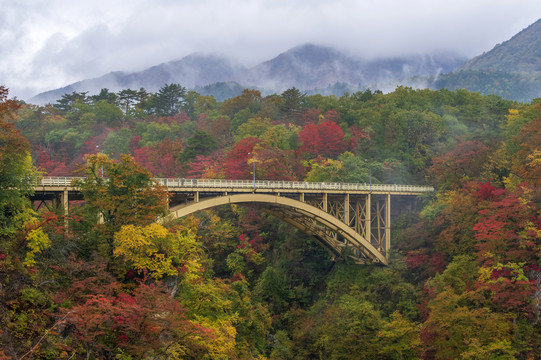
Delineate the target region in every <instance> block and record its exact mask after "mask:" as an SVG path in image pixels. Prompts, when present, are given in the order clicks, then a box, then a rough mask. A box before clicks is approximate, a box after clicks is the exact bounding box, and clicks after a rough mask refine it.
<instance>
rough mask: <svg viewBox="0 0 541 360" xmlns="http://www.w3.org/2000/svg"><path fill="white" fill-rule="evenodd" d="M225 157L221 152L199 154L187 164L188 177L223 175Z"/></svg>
mask: <svg viewBox="0 0 541 360" xmlns="http://www.w3.org/2000/svg"><path fill="white" fill-rule="evenodd" d="M224 157H225V155H224V154H223V153H221V152H215V153H213V154H211V155H208V156H206V155H197V156H196V157H195V159H194V161H192V162H191V163H188V164H187V167H188V175H187V176H186V178H188V179H217V178H221V177H222V176H223V172H224Z"/></svg>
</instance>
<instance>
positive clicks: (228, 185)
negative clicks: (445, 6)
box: [35, 177, 434, 195]
mask: <svg viewBox="0 0 541 360" xmlns="http://www.w3.org/2000/svg"><path fill="white" fill-rule="evenodd" d="M76 179H83V178H77V177H44V178H43V179H41V183H40V184H37V185H36V187H35V188H36V190H56V189H53V188H57V189H58V190H60V189H63V190H64V189H67V190H76V189H75V188H74V187H73V186H72V181H73V180H76ZM155 180H156V181H157V182H158V183H159V184H161V185H164V186H166V187H167V188H168V189H169V190H171V191H189V190H192V191H205V190H209V191H212V190H214V191H227V190H237V191H239V192H253V191H254V190H255V191H257V192H267V191H268V192H320V193H321V192H329V193H363V194H366V193H369V192H372V193H382V194H383V193H385V194H387V193H391V194H397V195H398V194H402V195H420V194H423V193H427V192H432V191H434V188H433V187H431V186H421V185H397V184H357V183H329V182H303V181H275V180H256V181H255V182H254V181H253V180H215V179H171V178H157V179H155ZM258 190H259V191H258Z"/></svg>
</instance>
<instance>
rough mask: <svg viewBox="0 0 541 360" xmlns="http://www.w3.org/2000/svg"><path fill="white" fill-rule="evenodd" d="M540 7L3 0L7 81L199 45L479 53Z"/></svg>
mask: <svg viewBox="0 0 541 360" xmlns="http://www.w3.org/2000/svg"><path fill="white" fill-rule="evenodd" d="M540 17H541V1H540V0H451V1H450V0H334V1H333V0H327V1H323V0H298V1H285V0H90V1H87V0H84V1H74V0H0V85H5V86H7V87H8V88H9V89H10V96H17V97H18V98H20V99H27V98H29V97H31V96H33V95H35V94H36V93H39V92H42V91H46V90H51V89H55V88H58V87H61V86H65V85H68V84H70V83H73V82H76V81H79V80H82V79H86V78H91V77H98V76H101V75H104V74H105V73H108V72H111V71H117V70H123V71H136V70H142V69H145V68H147V67H149V66H152V65H157V64H160V63H162V62H167V61H171V60H176V59H180V58H182V57H184V56H186V55H189V54H191V53H193V52H201V53H210V52H213V53H218V54H222V55H227V56H229V57H232V58H234V59H236V60H239V61H240V62H241V63H243V64H244V65H253V64H255V63H257V62H259V61H263V60H269V59H270V58H273V57H274V56H276V55H278V54H279V53H281V52H283V51H285V50H288V49H289V48H291V47H294V46H296V45H300V44H304V43H314V44H318V45H330V46H334V47H337V48H338V49H340V50H345V51H348V52H350V53H353V54H356V55H360V56H363V57H374V56H388V55H400V54H414V53H426V52H432V51H437V50H446V51H454V52H457V53H459V54H461V55H465V56H468V57H473V56H475V55H479V54H481V53H483V52H484V51H489V50H490V49H492V48H493V47H494V45H496V44H497V43H500V42H503V41H505V40H508V39H509V38H510V37H512V36H513V35H514V34H516V33H517V32H519V31H520V30H522V29H524V28H525V27H527V26H528V25H530V24H532V23H533V22H535V21H536V20H537V19H538V18H540Z"/></svg>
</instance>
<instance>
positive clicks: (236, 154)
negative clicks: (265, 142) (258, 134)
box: [224, 137, 260, 180]
mask: <svg viewBox="0 0 541 360" xmlns="http://www.w3.org/2000/svg"><path fill="white" fill-rule="evenodd" d="M259 143H260V140H259V139H257V138H254V137H249V138H244V139H242V140H240V141H239V142H237V143H236V144H235V145H233V147H232V148H231V150H229V152H228V153H227V155H226V159H225V169H224V170H225V176H226V178H227V179H231V180H249V179H251V178H252V174H250V172H251V171H252V164H250V163H249V160H250V159H252V154H251V153H253V151H254V147H255V145H256V144H259Z"/></svg>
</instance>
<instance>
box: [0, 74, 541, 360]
mask: <svg viewBox="0 0 541 360" xmlns="http://www.w3.org/2000/svg"><path fill="white" fill-rule="evenodd" d="M537 100H539V99H537ZM537 100H534V101H533V102H532V103H530V104H522V103H515V102H511V101H507V100H503V99H502V98H500V97H498V96H493V95H490V96H482V95H480V94H478V93H470V92H468V91H465V90H456V91H448V90H439V91H431V90H413V89H411V88H405V87H398V88H397V89H396V90H395V91H393V92H391V93H388V94H383V93H381V92H379V91H375V92H373V91H370V90H367V91H364V92H357V93H354V94H347V93H346V94H344V95H343V96H341V97H336V96H322V95H310V96H308V95H306V94H303V93H302V92H300V91H299V90H298V89H295V88H292V89H288V90H286V91H284V92H283V93H282V94H273V95H269V96H262V94H261V93H260V92H259V91H258V90H255V89H245V90H244V91H242V93H241V94H240V95H238V96H236V97H233V98H229V99H227V100H225V101H223V102H218V101H216V100H215V99H214V98H213V97H211V96H202V95H200V94H198V93H196V92H194V91H187V90H186V89H185V88H184V87H182V86H181V85H179V84H170V85H165V86H164V87H163V88H161V89H160V90H159V91H158V92H156V93H150V92H147V91H146V90H145V89H139V90H131V89H126V90H122V91H120V92H118V93H113V92H110V91H109V90H107V89H103V90H102V91H101V92H100V93H99V94H97V95H93V96H89V95H88V94H87V93H76V92H74V93H72V94H66V95H64V96H63V97H62V98H61V99H59V100H58V101H57V102H56V103H55V104H53V105H47V106H36V105H31V104H24V103H19V102H17V101H16V100H9V99H8V92H7V89H6V88H5V87H0V359H22V358H25V359H101V358H103V359H140V358H147V359H284V360H286V359H418V358H423V359H535V358H541V352H540V349H541V335H540V334H541V320H540V319H541V297H540V293H541V292H540V291H541V290H540V289H541V270H540V267H541V260H540V259H541V240H540V238H541V213H540V210H541V207H540V206H541V192H540V190H539V189H540V188H541V149H540V144H541V132H540V131H541V130H540V129H541V102H540V101H537ZM254 162H255V168H256V172H255V176H256V177H257V178H258V179H269V180H272V179H279V180H304V181H317V182H322V181H340V182H361V183H362V182H369V181H372V182H375V183H378V182H382V183H406V184H407V183H416V184H431V185H434V186H435V187H436V188H437V192H436V193H435V194H434V195H433V196H429V197H426V198H425V199H423V202H424V203H423V208H422V211H420V212H419V213H412V214H407V215H404V216H402V217H400V218H399V219H396V221H393V239H392V243H393V247H394V249H395V250H394V252H393V254H392V261H391V265H390V266H388V267H378V266H375V265H362V266H359V265H357V264H351V263H348V262H347V261H345V262H340V263H334V262H332V261H331V258H330V256H329V254H327V253H326V252H325V250H324V249H323V248H322V247H320V246H319V245H318V244H317V243H316V242H314V241H313V240H312V239H311V238H309V237H308V236H306V235H304V234H302V233H301V232H299V231H296V230H292V228H290V227H289V225H287V224H285V223H284V222H281V221H278V220H276V219H274V218H272V217H270V216H268V215H265V214H263V213H260V212H258V211H257V210H255V209H251V208H244V207H241V206H236V205H235V206H223V207H219V208H216V209H213V210H210V211H205V212H202V213H200V214H197V215H196V216H189V217H186V218H184V219H181V220H177V221H168V219H167V218H166V217H165V215H166V214H167V198H168V194H167V192H166V190H165V189H164V188H163V187H161V186H159V185H158V184H157V183H155V181H154V180H153V179H154V178H155V177H188V178H221V179H251V178H252V176H253V175H254V174H253V173H251V172H252V169H253V167H254ZM43 175H53V176H54V175H66V176H74V175H82V176H84V177H85V178H84V180H79V181H78V183H77V185H78V186H79V187H80V188H81V190H82V192H83V194H84V196H85V201H84V202H81V203H78V204H73V206H71V209H70V212H69V215H65V213H64V211H63V209H61V208H58V207H55V206H54V204H49V205H50V206H48V207H45V206H42V207H40V208H39V209H36V207H35V206H32V204H31V203H30V202H29V201H28V194H30V193H31V191H32V187H31V184H32V182H33V181H36V179H37V178H38V177H39V176H43ZM34 205H35V204H34Z"/></svg>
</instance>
